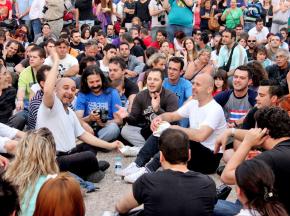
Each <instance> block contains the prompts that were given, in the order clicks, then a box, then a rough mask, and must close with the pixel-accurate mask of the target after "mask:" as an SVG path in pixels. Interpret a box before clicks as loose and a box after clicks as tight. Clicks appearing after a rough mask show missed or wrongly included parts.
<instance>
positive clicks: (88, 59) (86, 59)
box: [79, 56, 97, 75]
mask: <svg viewBox="0 0 290 216" xmlns="http://www.w3.org/2000/svg"><path fill="white" fill-rule="evenodd" d="M88 62H97V61H96V58H95V57H94V56H85V57H83V58H82V59H81V61H80V70H79V75H82V74H83V71H84V69H85V68H86V67H87V63H88Z"/></svg>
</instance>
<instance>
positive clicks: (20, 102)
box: [16, 100, 24, 111]
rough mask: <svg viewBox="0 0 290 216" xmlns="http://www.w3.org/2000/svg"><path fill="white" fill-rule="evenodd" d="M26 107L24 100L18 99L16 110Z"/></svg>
mask: <svg viewBox="0 0 290 216" xmlns="http://www.w3.org/2000/svg"><path fill="white" fill-rule="evenodd" d="M23 109H24V102H23V100H17V102H16V111H20V110H23Z"/></svg>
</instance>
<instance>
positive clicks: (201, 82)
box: [192, 73, 214, 101]
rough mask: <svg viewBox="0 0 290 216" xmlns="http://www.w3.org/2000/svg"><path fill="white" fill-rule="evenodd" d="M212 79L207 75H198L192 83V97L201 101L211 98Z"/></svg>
mask: <svg viewBox="0 0 290 216" xmlns="http://www.w3.org/2000/svg"><path fill="white" fill-rule="evenodd" d="M213 87H214V79H213V77H212V76H211V75H209V74H207V73H201V74H198V75H197V76H196V77H195V78H194V80H193V83H192V97H193V98H194V99H196V100H199V101H202V100H205V99H210V98H212V92H213Z"/></svg>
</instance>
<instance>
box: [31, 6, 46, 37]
mask: <svg viewBox="0 0 290 216" xmlns="http://www.w3.org/2000/svg"><path fill="white" fill-rule="evenodd" d="M44 5H45V0H33V2H32V4H31V7H30V11H29V18H30V20H31V27H32V30H33V34H34V36H35V35H38V34H40V33H41V20H40V19H42V18H43V13H42V10H43V7H44Z"/></svg>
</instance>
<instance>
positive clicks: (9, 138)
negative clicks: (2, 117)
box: [0, 123, 25, 154]
mask: <svg viewBox="0 0 290 216" xmlns="http://www.w3.org/2000/svg"><path fill="white" fill-rule="evenodd" d="M24 134H25V133H24V132H22V131H19V130H17V129H15V128H12V127H9V126H7V125H5V124H2V123H0V153H10V154H14V153H15V148H16V146H17V144H18V141H17V140H14V139H15V138H22V137H23V136H24Z"/></svg>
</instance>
